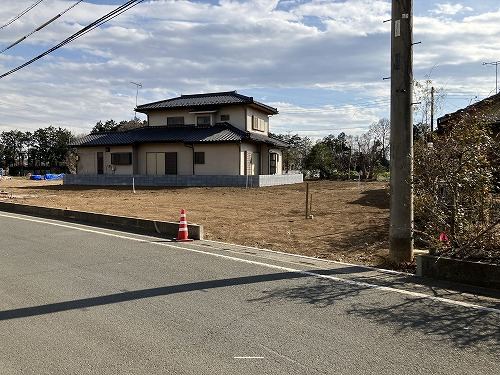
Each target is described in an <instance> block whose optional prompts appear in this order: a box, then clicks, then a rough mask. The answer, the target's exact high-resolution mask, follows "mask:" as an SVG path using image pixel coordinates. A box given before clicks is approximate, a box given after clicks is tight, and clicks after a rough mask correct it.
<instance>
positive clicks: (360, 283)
mask: <svg viewBox="0 0 500 375" xmlns="http://www.w3.org/2000/svg"><path fill="white" fill-rule="evenodd" d="M0 216H3V217H9V218H13V219H18V220H24V221H30V222H36V223H42V224H46V225H47V224H48V225H53V226H58V227H62V228H70V229H74V230H79V231H83V232H89V233H95V234H101V235H104V236H110V237H116V238H121V239H126V240H131V241H136V242H144V243H149V244H152V245H158V246H165V247H170V248H173V249H177V250H183V251H189V252H192V253H197V254H204V255H210V256H214V257H218V258H222V259H228V260H232V261H237V262H242V263H247V264H252V265H257V266H262V267H266V268H271V269H275V270H279V271H285V272H294V273H298V274H301V275H307V276H312V277H316V278H319V279H326V280H332V281H336V282H340V283H344V284H349V285H355V286H358V287H359V286H360V287H364V288H370V289H376V290H382V291H386V292H392V293H398V294H403V295H406V296H409V297H412V298H421V299H427V300H431V301H437V302H442V303H446V304H449V305H455V306H461V307H466V308H471V309H476V310H481V311H488V312H493V313H496V314H500V309H495V308H492V307H485V306H481V305H476V304H472V303H468V302H463V301H455V300H451V299H447V298H443V297H436V296H429V295H427V294H424V293H419V292H411V291H409V290H404V289H396V288H392V287H387V286H381V285H376V284H370V283H366V282H363V281H355V280H351V279H347V278H340V277H335V276H331V275H322V274H319V273H316V272H311V271H304V270H300V269H295V268H290V267H284V266H278V265H274V264H268V263H263V262H258V261H255V260H249V259H242V258H238V257H233V256H229V255H225V254H217V253H212V252H208V251H205V250H197V249H191V248H185V247H182V246H179V245H175V244H171V243H165V242H155V241H150V240H145V239H140V238H135V237H131V236H128V235H122V234H116V233H109V232H104V231H100V230H96V229H88V228H81V227H78V226H74V225H71V224H62V223H55V222H52V221H50V222H47V221H43V220H40V219H33V218H29V217H19V216H14V215H8V214H0Z"/></svg>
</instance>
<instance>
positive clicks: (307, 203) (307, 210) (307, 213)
mask: <svg viewBox="0 0 500 375" xmlns="http://www.w3.org/2000/svg"><path fill="white" fill-rule="evenodd" d="M308 218H309V182H307V183H306V219H308Z"/></svg>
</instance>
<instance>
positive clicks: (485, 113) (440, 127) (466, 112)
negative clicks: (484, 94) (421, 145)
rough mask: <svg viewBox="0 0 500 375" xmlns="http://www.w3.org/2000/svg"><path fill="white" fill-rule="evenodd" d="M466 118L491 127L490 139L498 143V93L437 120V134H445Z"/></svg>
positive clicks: (499, 132) (499, 104)
mask: <svg viewBox="0 0 500 375" xmlns="http://www.w3.org/2000/svg"><path fill="white" fill-rule="evenodd" d="M466 116H474V117H475V118H477V119H478V120H481V121H484V122H485V123H486V124H488V125H489V126H491V132H492V137H493V138H494V139H495V140H497V141H498V142H500V93H499V94H496V95H493V96H490V97H488V98H486V99H483V100H481V101H479V102H477V103H474V104H471V105H469V106H467V107H465V108H463V109H460V110H458V111H456V112H453V113H449V114H446V115H444V116H443V117H440V118H438V119H437V131H438V133H446V131H447V129H448V128H449V127H451V126H453V124H455V123H457V122H459V121H461V120H463V119H465V118H466Z"/></svg>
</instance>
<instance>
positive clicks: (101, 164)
mask: <svg viewBox="0 0 500 375" xmlns="http://www.w3.org/2000/svg"><path fill="white" fill-rule="evenodd" d="M97 174H104V153H103V152H98V153H97Z"/></svg>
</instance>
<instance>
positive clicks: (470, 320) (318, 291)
mask: <svg viewBox="0 0 500 375" xmlns="http://www.w3.org/2000/svg"><path fill="white" fill-rule="evenodd" d="M405 280H406V278H403V280H401V283H404V281H405ZM367 281H368V280H367ZM308 284H309V285H305V286H304V285H300V286H296V287H293V288H279V289H274V290H270V291H267V292H265V295H263V296H262V297H260V298H258V299H253V300H250V301H251V302H266V303H271V302H273V301H280V300H284V299H285V300H293V301H296V302H297V303H302V304H311V305H314V306H315V307H319V308H326V307H328V306H331V305H334V304H335V303H337V302H339V301H340V300H343V299H347V298H350V300H349V306H350V308H349V309H348V310H347V313H348V314H349V315H351V316H356V317H361V318H363V319H366V320H368V321H372V322H374V323H376V324H378V325H384V326H387V327H389V329H391V330H393V331H394V333H395V334H406V335H411V334H412V333H415V332H419V333H420V334H424V335H426V336H428V338H429V340H435V341H445V342H448V343H451V344H453V345H454V346H455V347H458V348H467V347H474V346H475V345H479V344H480V345H481V346H482V347H488V348H491V349H494V350H498V348H499V345H500V325H499V324H498V322H499V314H498V311H488V310H479V309H474V308H472V307H469V306H456V305H451V304H447V303H443V302H441V301H435V300H433V299H432V298H430V297H431V296H429V297H425V298H419V297H413V296H405V297H403V302H400V303H394V300H395V299H394V298H389V301H390V302H387V299H386V298H381V299H377V298H370V299H369V300H367V299H364V301H369V302H366V303H362V302H360V299H358V298H354V297H356V296H358V295H359V294H360V293H361V292H362V291H363V290H366V289H372V287H371V286H366V287H364V286H363V282H362V281H360V284H359V285H349V284H345V285H342V284H339V283H334V282H331V281H329V280H317V281H313V280H310V282H309V283H308ZM371 285H373V284H371ZM430 289H431V290H432V287H430ZM454 294H460V293H459V292H456V293H454ZM450 297H452V293H450Z"/></svg>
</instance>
